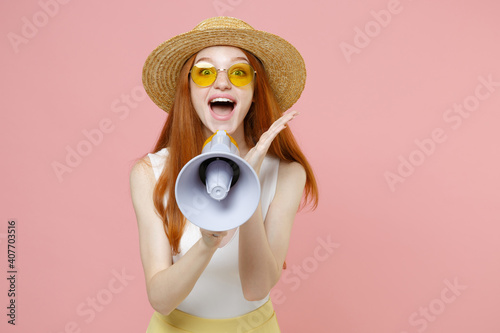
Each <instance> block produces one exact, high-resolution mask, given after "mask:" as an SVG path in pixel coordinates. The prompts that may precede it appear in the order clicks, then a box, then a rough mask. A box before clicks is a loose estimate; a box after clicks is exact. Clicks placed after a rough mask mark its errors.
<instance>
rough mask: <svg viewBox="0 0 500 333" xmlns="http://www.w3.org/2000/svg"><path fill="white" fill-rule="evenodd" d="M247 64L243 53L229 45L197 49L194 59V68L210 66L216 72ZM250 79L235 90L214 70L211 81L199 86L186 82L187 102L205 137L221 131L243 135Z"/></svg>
mask: <svg viewBox="0 0 500 333" xmlns="http://www.w3.org/2000/svg"><path fill="white" fill-rule="evenodd" d="M239 63H245V64H249V62H248V58H247V57H246V56H245V54H244V53H243V52H242V51H241V50H240V49H239V48H236V47H232V46H212V47H208V48H206V49H203V50H201V51H200V52H199V53H198V55H197V56H196V58H195V62H194V64H195V65H197V64H198V65H199V66H208V64H210V65H213V66H214V67H215V68H217V69H221V68H222V69H229V67H231V66H232V65H235V64H239ZM254 81H255V79H254V80H252V82H250V83H249V84H247V85H245V86H242V87H238V86H235V85H233V84H232V83H231V81H229V78H228V76H227V71H226V70H224V71H218V73H217V78H216V80H215V82H214V83H213V84H212V85H210V86H208V87H200V86H199V85H197V84H196V83H194V82H193V80H192V79H190V80H189V85H190V90H191V101H192V103H193V106H194V108H195V110H196V113H197V114H198V117H200V120H201V121H202V123H203V125H204V127H205V128H204V130H205V132H206V133H205V134H206V135H207V136H209V135H212V134H213V133H214V132H216V131H217V130H225V131H226V132H227V133H228V134H229V135H234V134H235V132H240V134H241V133H242V132H243V120H244V119H245V116H246V115H247V113H248V110H249V109H250V106H251V104H252V99H253V92H254Z"/></svg>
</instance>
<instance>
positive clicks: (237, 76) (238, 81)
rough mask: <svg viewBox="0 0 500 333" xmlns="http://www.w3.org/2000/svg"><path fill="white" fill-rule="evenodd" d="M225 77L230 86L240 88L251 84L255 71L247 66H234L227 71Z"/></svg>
mask: <svg viewBox="0 0 500 333" xmlns="http://www.w3.org/2000/svg"><path fill="white" fill-rule="evenodd" d="M227 75H228V77H229V80H230V81H231V83H232V84H234V85H235V86H237V87H242V86H246V85H247V84H249V83H250V82H252V80H253V77H254V75H255V71H254V69H253V68H252V66H250V65H249V64H236V65H233V66H231V67H230V68H229V69H228V70H227Z"/></svg>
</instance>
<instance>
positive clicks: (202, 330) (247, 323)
mask: <svg viewBox="0 0 500 333" xmlns="http://www.w3.org/2000/svg"><path fill="white" fill-rule="evenodd" d="M171 332H172V333H181V332H183V333H185V332H191V333H226V332H228V333H244V332H247V333H248V332H252V333H280V328H279V326H278V320H277V319H276V313H275V312H274V308H273V304H272V302H271V299H269V300H268V301H267V302H266V303H265V304H264V305H262V306H261V307H260V308H258V309H256V310H254V311H252V312H249V313H247V314H244V315H242V316H239V317H235V318H229V319H208V318H200V317H196V316H193V315H190V314H188V313H186V312H183V311H180V310H177V309H175V310H174V311H172V312H171V313H170V314H169V315H168V316H164V315H162V314H160V313H159V312H156V311H155V312H154V313H153V316H152V317H151V321H150V322H149V326H148V329H147V331H146V333H171Z"/></svg>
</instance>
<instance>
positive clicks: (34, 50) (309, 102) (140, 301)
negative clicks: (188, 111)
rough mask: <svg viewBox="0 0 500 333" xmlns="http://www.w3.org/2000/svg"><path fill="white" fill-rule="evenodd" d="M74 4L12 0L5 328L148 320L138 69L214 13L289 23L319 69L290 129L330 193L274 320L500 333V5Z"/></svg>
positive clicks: (7, 29) (147, 136) (6, 83)
mask: <svg viewBox="0 0 500 333" xmlns="http://www.w3.org/2000/svg"><path fill="white" fill-rule="evenodd" d="M60 1H61V2H64V1H62V0H60ZM66 2H67V3H65V4H59V5H58V6H57V7H56V6H55V4H58V2H55V0H42V1H41V2H38V1H35V0H29V1H27V0H24V1H17V2H16V1H9V2H6V1H2V2H1V4H0V13H1V14H0V15H1V19H0V27H1V29H0V31H1V32H2V34H3V36H4V37H3V38H2V39H1V47H2V52H1V57H2V58H1V73H2V75H1V77H2V78H1V90H2V98H1V99H0V107H1V122H0V123H1V127H2V128H1V134H0V135H1V143H0V145H1V149H2V155H3V159H2V163H1V166H0V168H1V174H2V177H1V192H0V196H1V197H0V204H1V207H2V209H1V224H0V242H1V245H0V248H1V254H0V262H1V274H2V276H4V275H7V273H6V271H7V267H6V264H7V253H6V247H7V246H6V243H7V239H6V232H7V221H8V219H12V218H14V219H16V220H17V226H18V227H17V233H18V234H17V236H18V238H17V240H18V242H17V248H16V251H17V261H16V264H17V269H18V274H17V285H16V287H17V292H18V294H17V298H16V302H17V303H16V304H17V308H16V310H17V319H16V323H17V325H16V326H15V327H12V326H11V325H7V323H6V321H7V319H8V318H7V316H6V313H7V309H6V307H7V305H8V301H9V299H8V297H7V290H8V285H7V280H6V279H5V278H2V279H1V282H0V295H1V296H0V304H1V306H0V308H1V309H2V310H1V311H0V312H1V313H0V315H1V316H0V318H2V319H1V323H0V330H1V331H2V332H45V333H61V332H144V331H145V330H146V327H147V324H148V322H149V319H150V316H151V314H152V309H151V307H150V305H149V303H148V300H147V296H146V289H145V283H144V275H143V271H142V266H141V262H140V257H139V247H138V235H137V225H136V220H135V215H134V211H133V208H132V204H131V200H130V191H129V179H128V177H129V172H130V168H131V166H132V163H133V161H134V159H135V158H137V157H139V156H140V155H142V154H144V153H146V152H148V151H150V149H152V147H153V144H154V142H155V140H156V138H157V136H158V134H159V131H160V129H161V127H162V124H163V122H164V119H165V117H166V114H165V113H164V112H163V111H161V110H160V109H158V108H157V107H156V106H155V105H154V104H153V103H152V102H151V101H150V100H149V98H145V96H144V92H143V89H142V85H141V70H142V65H143V63H144V60H145V59H146V57H147V55H148V54H149V53H150V52H151V51H152V50H153V49H154V48H155V47H156V46H157V45H158V44H160V43H161V42H162V41H164V40H166V39H168V38H170V37H172V36H174V35H176V34H179V33H182V32H186V31H188V30H190V29H192V28H193V27H194V26H195V25H196V24H197V23H199V22H200V21H202V20H203V19H205V18H207V17H210V16H216V15H218V14H225V15H230V16H236V17H238V18H241V19H243V20H245V21H247V22H248V23H249V24H251V25H252V26H254V27H255V28H256V29H259V30H265V31H269V32H272V33H274V34H277V35H279V36H282V37H283V38H285V39H287V40H288V41H290V42H291V43H292V44H294V45H295V46H296V47H297V49H298V50H299V51H300V52H301V53H302V55H303V57H304V59H305V61H306V65H307V70H308V76H307V85H306V89H305V91H304V93H303V95H302V97H301V99H300V100H299V102H298V103H297V104H296V105H295V106H294V109H296V110H299V111H300V112H301V115H300V116H299V117H298V118H296V119H295V120H294V121H293V123H292V124H291V126H292V129H293V131H294V133H295V134H296V137H297V139H298V141H299V142H300V144H301V146H302V147H303V149H304V151H305V152H306V154H307V156H308V158H309V160H310V162H311V164H312V165H313V166H314V170H315V172H316V175H317V178H318V181H319V186H320V191H321V192H320V195H321V197H320V200H321V201H320V206H319V208H318V209H317V210H316V211H314V212H306V211H304V212H301V213H299V214H298V216H297V218H296V221H295V225H294V229H293V234H292V240H291V244H290V250H289V253H288V257H287V263H288V266H289V269H287V270H286V271H285V272H284V274H283V277H282V279H281V281H280V282H279V284H278V285H277V286H276V287H275V288H274V291H273V294H272V296H273V297H274V300H275V302H274V303H275V308H276V312H277V314H278V319H279V322H280V325H281V327H282V331H283V332H339V333H350V332H353V333H365V332H366V333H368V332H370V333H405V332H406V333H416V332H424V331H425V332H429V333H431V332H433V333H437V332H439V333H468V332H480V333H493V332H500V320H499V319H498V314H499V312H500V297H499V296H500V283H499V282H500V258H499V257H500V256H499V255H500V239H499V238H500V237H499V234H500V227H499V222H500V204H499V190H500V176H499V174H500V173H499V171H498V170H500V151H499V148H498V143H499V139H500V132H499V131H498V124H499V121H500V115H499V107H500V84H499V82H500V66H499V62H498V59H500V47H499V43H498V42H499V37H500V23H499V21H498V13H499V10H500V3H499V2H498V1H494V0H481V1H464V0H461V1H451V0H447V1H430V0H418V1H417V0H414V1H410V0H401V1H399V2H398V1H394V0H383V1H381V0H377V1H375V0H372V1H362V2H361V1H348V0H342V1H340V0H339V1H298V2H294V4H293V6H292V5H291V3H290V2H289V1H285V0H280V1H267V0H266V1H264V0H254V1H250V0H217V1H212V0H210V1H201V0H199V1H194V0H191V1H147V2H139V1H116V0H115V1H95V0H92V1H67V0H66ZM43 4H47V5H43ZM49 4H51V5H49ZM43 7H45V8H46V9H45V11H46V12H49V13H50V15H48V14H44V13H45V12H44V9H42V8H43ZM388 8H389V9H390V10H391V11H392V12H391V11H388ZM382 10H385V11H382ZM381 11H382V12H381ZM384 13H385V14H387V13H389V14H390V16H391V17H390V19H389V18H388V16H387V15H384ZM376 17H378V20H379V21H380V22H381V23H379V21H377V19H376ZM33 23H36V24H37V25H38V27H37V26H36V25H35V26H34V27H35V28H36V29H37V30H33V29H31V30H30V29H29V28H28V26H29V25H30V24H33ZM24 26H26V27H24ZM23 27H24V28H23ZM365 29H366V31H365ZM360 31H364V32H360ZM23 34H24V37H23ZM362 34H366V35H365V36H363V35H362ZM14 35H17V36H18V37H17V38H18V40H20V38H25V39H24V40H23V42H21V43H20V44H17V45H15V43H13V42H11V40H9V38H11V39H12V38H15V37H13V36H14ZM348 44H349V45H350V46H347V45H348ZM341 46H343V47H344V49H345V48H348V47H350V50H351V51H352V52H351V54H350V55H347V54H346V53H345V52H343V51H342V49H341ZM354 48H356V50H355V51H356V52H354ZM488 77H489V79H490V81H492V82H493V83H490V85H489V86H486V85H484V84H483V83H481V80H488ZM481 78H482V79H481ZM454 104H456V107H457V108H458V107H462V109H463V110H464V111H463V112H462V114H463V115H462V116H461V115H460V113H458V112H455V111H454V109H453V107H454V106H453V105H454ZM466 109H468V110H472V111H467V110H466ZM100 126H101V129H100V130H99V132H100V133H102V137H99V135H98V134H96V133H97V130H96V129H98V128H99V127H100ZM104 131H106V132H104ZM433 132H434V135H433V134H432V133H433ZM84 133H94V134H93V135H94V136H93V137H94V139H93V141H94V143H91V142H90V141H89V139H87V137H86V136H85V134H84ZM416 142H418V143H419V144H417V143H416ZM77 148H78V149H80V150H81V151H83V152H84V154H86V156H82V157H81V160H80V161H79V162H78V161H73V162H75V164H73V166H72V167H68V172H65V173H63V174H62V175H60V177H58V176H57V174H56V172H55V171H54V168H53V164H55V163H60V164H61V165H62V164H66V161H65V160H66V156H67V154H68V150H76V149H77ZM398 169H399V170H398ZM387 173H392V177H393V179H396V178H394V177H396V176H397V177H399V178H398V179H397V180H396V181H395V182H394V183H393V184H392V185H391V184H390V183H389V182H388V181H387V179H386V175H387ZM327 243H330V247H321V244H327ZM328 251H329V252H328ZM120 274H122V275H124V277H123V276H122V279H121V280H118V279H116V277H115V275H120ZM453 285H455V287H453ZM457 285H458V287H457ZM93 300H94V301H93ZM92 302H95V305H94V306H95V307H92Z"/></svg>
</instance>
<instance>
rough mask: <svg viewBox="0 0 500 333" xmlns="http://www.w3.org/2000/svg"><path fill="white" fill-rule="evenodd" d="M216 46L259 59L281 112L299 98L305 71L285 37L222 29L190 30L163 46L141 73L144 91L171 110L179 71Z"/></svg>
mask: <svg viewBox="0 0 500 333" xmlns="http://www.w3.org/2000/svg"><path fill="white" fill-rule="evenodd" d="M216 45H227V46H235V47H238V48H241V49H244V50H246V51H248V52H250V53H252V54H254V55H255V56H256V57H257V58H259V59H260V61H261V62H262V64H263V65H264V68H265V70H266V74H267V77H268V79H269V84H270V85H271V88H272V89H273V91H274V93H275V96H276V99H277V102H278V104H279V106H280V108H281V109H282V111H285V110H288V109H289V108H290V107H291V106H292V105H293V104H294V103H295V102H296V101H297V100H298V99H299V97H300V95H301V93H302V91H303V89H304V86H305V80H306V68H305V64H304V60H303V59H302V56H301V55H300V53H299V52H298V51H297V49H296V48H295V47H294V46H293V45H291V44H290V43H289V42H287V41H286V40H284V39H283V38H281V37H279V36H276V35H273V34H271V33H268V32H265V31H259V30H253V29H231V28H223V29H221V28H219V29H209V30H203V31H194V30H192V31H189V32H186V33H183V34H180V35H177V36H175V37H173V38H171V39H169V40H167V41H165V42H163V43H162V44H160V45H159V46H158V47H157V48H156V49H155V50H153V52H151V54H150V55H149V56H148V58H147V59H146V62H145V64H144V67H143V72H142V82H143V84H144V88H145V90H146V92H147V94H148V95H149V97H150V98H151V99H152V100H153V102H154V103H155V104H156V105H158V106H159V107H160V108H161V109H162V110H164V111H166V112H169V111H170V109H171V108H172V104H173V100H174V95H175V88H176V84H177V80H178V76H179V73H180V70H181V68H182V66H183V65H184V63H185V62H186V60H187V59H189V57H191V56H192V55H193V54H195V53H197V52H199V51H201V50H203V49H204V48H207V47H210V46H216Z"/></svg>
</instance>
